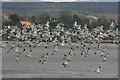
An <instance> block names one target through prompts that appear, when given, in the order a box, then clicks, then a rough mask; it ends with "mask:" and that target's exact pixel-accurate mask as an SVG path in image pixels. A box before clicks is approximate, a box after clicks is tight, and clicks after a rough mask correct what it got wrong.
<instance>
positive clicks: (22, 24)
mask: <svg viewBox="0 0 120 80" xmlns="http://www.w3.org/2000/svg"><path fill="white" fill-rule="evenodd" d="M24 25H27V26H31V25H32V23H30V22H28V21H20V22H19V23H18V24H17V26H18V27H22V26H24Z"/></svg>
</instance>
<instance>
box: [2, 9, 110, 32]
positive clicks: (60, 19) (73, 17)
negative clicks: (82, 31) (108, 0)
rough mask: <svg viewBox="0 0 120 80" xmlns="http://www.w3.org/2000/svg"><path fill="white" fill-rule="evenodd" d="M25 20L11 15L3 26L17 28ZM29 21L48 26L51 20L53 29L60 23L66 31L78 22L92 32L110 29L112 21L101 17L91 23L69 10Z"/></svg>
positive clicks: (45, 14) (34, 17)
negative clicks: (47, 23) (102, 27)
mask: <svg viewBox="0 0 120 80" xmlns="http://www.w3.org/2000/svg"><path fill="white" fill-rule="evenodd" d="M24 18H25V17H20V16H18V15H17V14H11V15H9V20H8V21H5V22H3V25H11V26H15V25H17V23H19V21H20V20H22V19H24ZM27 20H28V21H30V22H31V23H35V24H46V22H47V21H48V20H49V21H50V26H51V27H54V26H56V25H57V24H58V23H63V24H65V28H66V29H67V28H72V27H73V24H74V22H75V21H77V22H78V24H81V25H82V26H84V24H87V25H88V28H89V29H90V30H92V29H93V28H94V27H96V26H101V25H103V26H104V29H108V28H109V25H110V23H111V21H112V20H107V19H105V18H104V17H102V18H101V17H100V18H98V19H97V20H94V19H92V20H91V22H90V19H89V18H87V17H85V16H82V15H78V14H72V13H71V12H70V11H68V10H64V11H62V12H61V13H59V15H58V16H52V15H50V14H49V13H47V12H45V13H43V14H40V15H39V16H34V15H33V16H30V17H27Z"/></svg>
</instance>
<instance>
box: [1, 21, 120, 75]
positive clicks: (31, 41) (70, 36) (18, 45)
mask: <svg viewBox="0 0 120 80" xmlns="http://www.w3.org/2000/svg"><path fill="white" fill-rule="evenodd" d="M49 24H50V22H49V21H48V22H47V23H46V24H44V25H42V24H39V25H35V24H33V25H32V26H27V25H24V26H23V27H21V28H19V27H16V26H5V27H4V28H3V29H2V30H1V31H0V36H1V37H2V36H3V35H7V40H10V39H14V40H13V41H6V42H3V44H2V45H1V47H2V48H6V49H7V45H11V46H10V48H9V49H8V50H7V53H8V54H9V53H15V54H16V62H18V61H19V60H20V59H21V57H23V56H24V57H30V58H32V57H33V54H34V52H33V49H34V48H36V47H40V46H44V48H45V49H46V50H47V48H48V46H49V44H50V45H53V47H54V49H53V51H52V53H40V58H39V61H38V62H40V63H41V64H44V63H46V62H47V61H48V60H49V55H55V54H57V53H58V52H59V48H60V47H64V46H65V45H67V44H68V45H69V46H70V50H69V51H68V52H67V53H63V62H62V65H63V66H64V67H70V64H69V62H70V61H71V57H73V56H75V55H78V54H77V53H76V49H78V48H80V47H79V44H80V45H81V49H80V51H81V53H80V54H79V55H81V56H82V55H83V56H84V57H86V58H87V57H88V56H89V55H90V54H91V53H90V50H91V45H92V44H96V47H95V50H96V51H95V52H94V54H97V51H100V56H101V58H102V59H103V62H105V61H106V59H107V58H108V56H109V53H108V52H107V46H104V47H101V42H102V40H104V39H106V38H108V37H110V36H111V37H113V38H114V40H113V43H115V44H118V43H119V42H118V28H115V25H114V22H111V25H110V26H109V29H108V30H106V31H105V30H104V29H103V27H104V26H97V27H96V28H94V29H93V30H92V31H90V30H89V29H88V28H87V25H86V24H85V25H78V24H77V22H75V23H74V24H73V27H72V28H70V29H66V28H65V25H64V24H62V23H58V24H57V26H55V28H54V29H51V28H50V25H49ZM75 38H76V39H75ZM74 39H75V43H76V45H75V47H73V44H74V42H73V41H74ZM43 43H44V44H43ZM86 44H88V45H89V46H87V45H86ZM26 48H29V49H26ZM26 51H29V54H28V53H26ZM95 72H97V73H101V66H98V68H97V70H96V71H95Z"/></svg>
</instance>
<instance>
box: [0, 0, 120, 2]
mask: <svg viewBox="0 0 120 80" xmlns="http://www.w3.org/2000/svg"><path fill="white" fill-rule="evenodd" d="M0 1H3V2H41V1H42V2H119V1H120V0H0Z"/></svg>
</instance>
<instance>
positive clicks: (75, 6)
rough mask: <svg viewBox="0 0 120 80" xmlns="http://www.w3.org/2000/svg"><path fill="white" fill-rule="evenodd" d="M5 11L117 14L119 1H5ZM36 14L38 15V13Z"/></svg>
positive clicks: (7, 12) (20, 12) (22, 12)
mask: <svg viewBox="0 0 120 80" xmlns="http://www.w3.org/2000/svg"><path fill="white" fill-rule="evenodd" d="M2 5H3V13H6V14H9V13H18V14H36V13H37V14H39V13H42V12H44V11H47V12H49V13H58V12H59V11H61V10H70V11H71V12H77V13H80V12H88V13H112V14H117V12H118V3H117V2H73V3H70V2H61V3H54V2H39V3H38V2H3V3H2ZM37 14H36V15H37Z"/></svg>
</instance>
